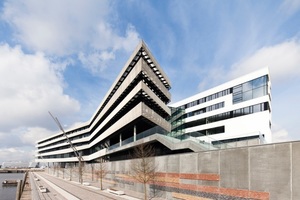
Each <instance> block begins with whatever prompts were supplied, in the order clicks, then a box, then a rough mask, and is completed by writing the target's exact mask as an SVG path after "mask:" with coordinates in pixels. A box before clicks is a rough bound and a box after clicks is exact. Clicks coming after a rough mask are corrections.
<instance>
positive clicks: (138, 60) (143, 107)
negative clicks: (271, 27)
mask: <svg viewBox="0 0 300 200" xmlns="http://www.w3.org/2000/svg"><path fill="white" fill-rule="evenodd" d="M170 88H171V83H170V80H169V79H168V77H167V75H166V74H165V72H164V71H163V70H162V68H161V67H160V66H159V64H158V63H157V61H156V60H155V58H154V57H153V56H152V54H151V52H150V51H149V49H148V48H147V46H146V45H145V43H144V42H143V41H142V42H140V44H139V45H138V46H137V47H136V49H135V51H134V52H133V54H132V55H131V57H130V58H129V60H128V61H127V63H126V64H125V66H124V67H123V69H122V71H121V73H120V74H119V76H118V77H117V79H116V81H115V82H114V83H113V85H112V87H111V88H110V89H109V91H108V93H107V94H106V96H105V97H104V99H103V101H102V102H101V103H100V105H99V107H98V108H97V110H96V112H95V114H94V115H93V116H92V118H91V119H90V120H89V121H88V122H86V123H85V124H83V125H81V126H79V127H77V128H74V129H70V130H66V131H63V132H59V133H58V134H55V135H52V136H50V137H47V138H44V139H42V140H40V141H38V142H37V144H36V148H37V151H36V162H55V163H76V162H78V158H77V156H76V152H77V153H78V154H79V155H81V156H82V159H83V160H84V161H85V162H94V161H95V160H96V159H98V158H100V157H101V158H105V159H107V160H110V161H113V160H123V159H129V158H130V155H131V151H132V149H133V148H134V147H135V146H136V145H139V144H141V143H151V144H152V145H153V146H154V147H155V153H156V155H165V154H175V153H182V152H193V151H203V150H207V149H208V148H210V149H211V148H219V146H218V145H220V143H231V142H233V141H236V140H245V141H248V140H249V139H259V141H264V140H265V141H266V142H270V141H271V131H270V126H271V111H270V110H271V109H270V108H271V106H270V102H271V101H270V99H271V96H270V81H269V73H268V70H267V69H263V70H261V71H258V72H255V73H252V74H249V75H246V76H244V77H241V78H238V79H236V80H233V81H230V82H228V83H225V84H223V85H220V86H218V87H215V88H213V89H210V90H208V91H205V92H202V93H200V94H197V95H195V96H193V97H190V98H187V99H185V100H182V101H180V102H178V103H174V104H172V105H170V106H168V104H169V103H170V101H171V94H170V92H169V90H170ZM71 146H72V147H74V148H71ZM74 149H75V151H74Z"/></svg>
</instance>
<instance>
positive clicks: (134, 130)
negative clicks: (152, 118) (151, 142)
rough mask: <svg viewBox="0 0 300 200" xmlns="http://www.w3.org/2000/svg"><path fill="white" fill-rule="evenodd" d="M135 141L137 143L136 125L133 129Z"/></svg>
mask: <svg viewBox="0 0 300 200" xmlns="http://www.w3.org/2000/svg"><path fill="white" fill-rule="evenodd" d="M133 141H134V142H135V141H136V125H134V127H133Z"/></svg>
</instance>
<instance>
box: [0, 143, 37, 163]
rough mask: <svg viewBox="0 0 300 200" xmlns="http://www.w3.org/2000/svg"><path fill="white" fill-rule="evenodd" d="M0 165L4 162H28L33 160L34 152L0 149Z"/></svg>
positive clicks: (21, 149) (22, 149) (20, 149)
mask: <svg viewBox="0 0 300 200" xmlns="http://www.w3.org/2000/svg"><path fill="white" fill-rule="evenodd" d="M0 159H1V160H0V164H1V163H2V162H4V161H6V162H10V161H13V162H16V161H17V162H19V161H23V162H28V161H32V160H34V151H33V150H32V149H30V150H29V149H25V148H24V147H23V148H3V149H2V148H0Z"/></svg>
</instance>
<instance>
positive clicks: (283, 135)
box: [272, 123, 292, 143]
mask: <svg viewBox="0 0 300 200" xmlns="http://www.w3.org/2000/svg"><path fill="white" fill-rule="evenodd" d="M272 136H273V138H272V140H273V142H274V143H276V142H284V141H291V140H292V138H291V137H290V135H289V132H288V131H287V130H286V129H284V128H283V127H280V126H279V125H277V124H274V123H273V128H272Z"/></svg>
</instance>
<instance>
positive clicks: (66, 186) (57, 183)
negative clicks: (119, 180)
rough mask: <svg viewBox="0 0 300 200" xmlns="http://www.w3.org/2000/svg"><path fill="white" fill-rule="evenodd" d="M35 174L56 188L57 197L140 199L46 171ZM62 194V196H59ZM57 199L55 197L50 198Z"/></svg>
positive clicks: (116, 199) (86, 199) (49, 185)
mask: <svg viewBox="0 0 300 200" xmlns="http://www.w3.org/2000/svg"><path fill="white" fill-rule="evenodd" d="M34 175H35V176H36V177H38V178H39V179H40V180H41V181H43V182H44V183H45V184H47V186H48V187H49V189H50V191H52V193H53V191H54V190H55V191H56V193H57V194H58V195H57V197H58V198H56V199H68V200H81V199H82V200H95V199H103V200H109V199H115V200H138V199H137V198H133V197H130V196H128V195H120V196H118V195H114V194H111V193H108V192H107V191H106V190H104V191H100V189H99V188H97V187H94V186H83V185H80V184H79V183H78V182H72V181H67V180H63V179H61V178H57V177H54V176H51V175H49V174H47V173H45V172H35V173H34ZM59 196H60V197H59ZM50 199H55V198H50Z"/></svg>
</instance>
